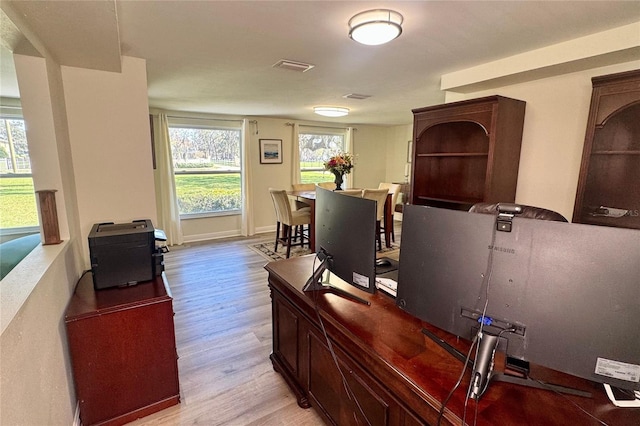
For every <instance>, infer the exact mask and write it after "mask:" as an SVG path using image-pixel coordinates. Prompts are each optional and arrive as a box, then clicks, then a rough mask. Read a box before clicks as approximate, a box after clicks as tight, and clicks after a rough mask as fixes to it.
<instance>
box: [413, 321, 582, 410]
mask: <svg viewBox="0 0 640 426" xmlns="http://www.w3.org/2000/svg"><path fill="white" fill-rule="evenodd" d="M422 334H424V335H425V336H427V337H429V338H430V339H431V340H433V341H434V342H435V343H437V344H438V345H439V346H440V347H441V348H442V349H444V350H445V351H447V352H449V353H450V354H451V355H453V357H454V358H456V359H457V360H458V361H460V362H462V363H464V362H465V361H467V356H466V355H465V354H464V353H462V352H460V351H459V350H458V349H456V348H454V347H453V346H451V345H450V344H449V343H447V342H445V341H444V340H442V339H441V338H439V337H438V336H436V335H435V334H433V333H432V332H431V331H429V330H427V329H426V328H423V329H422ZM467 366H468V367H471V368H473V360H472V359H469V360H468V361H467ZM490 380H494V381H497V382H506V383H513V384H517V385H521V386H526V387H530V388H536V389H546V390H551V391H554V392H560V393H564V394H567V395H576V396H582V397H585V398H591V393H590V392H586V391H583V390H580V389H574V388H569V387H566V386H561V385H556V384H553V383H545V382H543V381H540V380H535V379H532V378H530V377H528V375H524V376H523V377H517V376H513V375H510V374H504V373H493V374H492V375H491V377H490Z"/></svg>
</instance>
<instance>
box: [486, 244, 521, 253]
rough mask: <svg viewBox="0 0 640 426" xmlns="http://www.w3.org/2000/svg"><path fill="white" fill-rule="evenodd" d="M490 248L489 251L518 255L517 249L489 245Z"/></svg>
mask: <svg viewBox="0 0 640 426" xmlns="http://www.w3.org/2000/svg"><path fill="white" fill-rule="evenodd" d="M488 248H489V250H493V251H499V252H500V253H509V254H516V250H515V249H511V248H506V247H500V246H492V245H489V247H488Z"/></svg>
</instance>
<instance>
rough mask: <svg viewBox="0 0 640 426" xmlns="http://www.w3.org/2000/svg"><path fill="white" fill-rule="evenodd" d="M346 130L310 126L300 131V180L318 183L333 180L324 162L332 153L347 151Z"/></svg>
mask: <svg viewBox="0 0 640 426" xmlns="http://www.w3.org/2000/svg"><path fill="white" fill-rule="evenodd" d="M345 139H346V138H345V131H331V130H329V129H323V128H310V129H308V130H306V131H302V130H300V132H299V133H298V144H299V149H300V182H301V183H318V182H324V181H331V180H333V176H332V175H331V174H330V173H329V172H327V171H325V169H324V162H325V161H327V160H328V159H329V158H330V157H331V156H332V155H335V154H337V153H339V152H345V151H347V149H348V147H346V146H345Z"/></svg>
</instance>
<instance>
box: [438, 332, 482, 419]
mask: <svg viewBox="0 0 640 426" xmlns="http://www.w3.org/2000/svg"><path fill="white" fill-rule="evenodd" d="M477 341H478V336H477V335H476V336H475V337H474V338H473V341H472V342H471V347H470V348H469V351H468V352H467V358H466V359H465V360H464V365H463V367H462V371H461V372H460V377H458V381H457V382H456V384H455V385H453V388H451V390H450V391H449V395H447V397H446V398H445V399H444V401H443V402H442V405H441V406H440V412H439V413H438V423H437V425H438V426H440V422H441V421H442V416H443V415H444V409H445V407H446V406H447V404H448V403H449V399H451V397H452V396H453V393H454V392H455V391H456V389H458V386H460V383H462V379H463V377H464V373H465V371H467V366H468V365H469V359H470V358H471V351H472V350H473V347H474V345H475V344H476V342H477Z"/></svg>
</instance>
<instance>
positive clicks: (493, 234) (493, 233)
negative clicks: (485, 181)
mask: <svg viewBox="0 0 640 426" xmlns="http://www.w3.org/2000/svg"><path fill="white" fill-rule="evenodd" d="M497 229H498V217H497V216H496V219H495V222H494V225H493V229H492V231H491V244H490V246H489V256H488V258H487V267H486V269H485V273H484V276H483V279H482V286H483V287H485V303H484V307H483V310H482V317H481V318H480V329H479V330H478V333H476V335H475V336H474V338H473V341H472V343H471V347H470V348H469V352H468V353H467V359H466V360H465V363H464V365H463V367H462V372H461V373H460V377H459V378H458V381H457V382H456V384H455V385H454V386H453V388H452V389H451V391H450V392H449V395H447V398H445V400H444V401H443V403H442V406H441V408H440V413H439V415H438V425H440V422H441V420H442V416H443V414H444V410H445V407H446V405H447V404H448V403H449V399H450V398H451V396H452V395H453V393H454V392H455V391H456V389H458V387H459V386H460V384H461V382H462V378H463V377H464V373H465V371H466V370H467V365H468V363H469V358H470V357H471V351H472V350H473V347H474V346H475V347H476V359H477V358H478V349H479V347H480V345H479V344H477V345H476V343H478V342H477V341H478V336H479V335H480V333H482V330H483V327H484V318H485V315H486V314H487V307H488V306H489V284H490V283H491V275H492V274H493V251H494V250H493V246H494V245H495V241H496V234H497ZM470 390H471V383H469V388H468V389H467V397H466V398H465V403H464V412H463V424H464V421H465V417H466V414H467V402H468V400H469V398H468V395H469V392H470ZM476 408H477V403H476ZM476 419H477V417H476Z"/></svg>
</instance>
